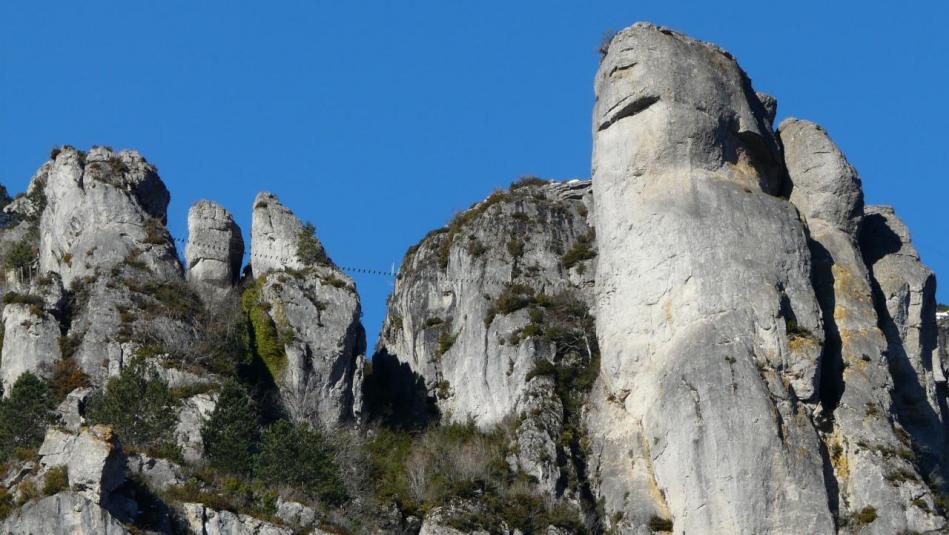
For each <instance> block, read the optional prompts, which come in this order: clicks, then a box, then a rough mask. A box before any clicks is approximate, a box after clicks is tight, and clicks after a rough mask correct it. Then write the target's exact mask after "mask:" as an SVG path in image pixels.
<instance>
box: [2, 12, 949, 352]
mask: <svg viewBox="0 0 949 535" xmlns="http://www.w3.org/2000/svg"><path fill="white" fill-rule="evenodd" d="M772 4H780V5H772ZM880 4H881V5H880V7H874V5H873V3H867V2H853V3H850V4H849V5H846V3H844V2H828V1H826V0H824V1H821V2H807V1H795V2H779V3H770V2H761V1H760V0H758V1H755V2H747V3H737V2H736V3H732V2H729V3H727V4H726V3H724V2H701V3H700V2H695V3H690V2H656V1H650V2H639V1H625V2H618V1H599V2H595V3H594V2H576V1H566V0H563V1H558V0H544V1H531V2H513V1H511V0H508V1H494V0H482V1H479V2H462V1H444V0H442V1H435V0H433V1H428V2H413V1H402V2H381V1H380V2H338V1H335V2H329V1H315V0H314V1H274V2H240V1H230V2H223V1H202V2H192V1H188V2H184V1H167V0H166V1H162V2H146V1H127V2H117V1H116V2H96V1H93V2H41V1H36V2H3V4H2V6H0V182H2V183H3V184H5V185H6V186H7V187H8V189H9V190H10V191H11V192H16V191H21V190H22V189H24V188H25V186H26V183H27V181H28V180H29V177H30V175H31V174H32V173H33V171H34V170H35V169H36V168H37V167H38V166H39V165H40V164H41V163H42V162H43V161H44V160H45V159H46V157H47V154H48V152H49V148H50V147H51V146H53V145H57V144H65V143H68V144H72V145H76V146H78V147H82V148H87V147H88V146H89V145H92V144H103V145H112V146H115V147H116V148H126V147H128V148H137V149H139V150H140V151H141V152H142V153H143V154H144V155H145V156H146V157H147V158H148V159H149V160H150V161H152V162H153V163H155V164H156V165H157V166H158V167H159V170H160V173H161V176H162V178H163V179H164V180H165V182H166V183H167V185H168V187H169V189H170V190H171V192H172V202H171V206H170V207H169V226H170V228H171V230H172V232H173V233H174V234H175V235H176V236H181V237H186V230H187V225H186V217H187V210H188V208H189V206H190V205H191V203H193V202H194V201H196V200H198V199H202V198H208V199H212V200H215V201H217V202H220V203H221V204H223V205H224V206H226V207H227V208H229V209H230V210H231V211H232V212H234V214H235V216H236V218H237V219H238V222H239V223H240V224H241V226H242V227H243V229H244V232H245V234H247V233H248V232H249V230H250V229H249V227H250V210H251V203H252V201H253V197H254V195H255V193H256V192H258V191H261V190H269V191H272V192H274V193H276V194H277V195H279V196H280V197H281V199H282V200H283V201H284V202H285V204H287V205H289V206H290V207H291V208H292V209H294V210H295V211H296V212H297V213H298V214H299V215H300V216H301V217H302V218H303V219H306V220H310V221H312V222H313V223H314V224H315V225H316V226H317V231H318V234H319V237H320V239H321V240H322V241H323V242H324V244H325V245H326V246H327V248H328V250H329V252H330V254H331V256H332V257H333V258H334V259H335V260H336V261H337V262H338V263H339V264H342V265H351V266H361V267H369V268H376V269H387V268H389V267H390V266H391V265H393V264H395V265H398V263H399V261H400V259H401V258H402V255H403V253H404V251H405V249H406V248H407V247H408V246H409V245H411V244H413V243H415V242H416V241H417V240H418V239H419V238H420V237H421V236H422V235H424V234H425V233H426V232H427V231H428V230H430V229H432V228H434V227H437V226H440V225H442V224H444V223H445V222H446V221H447V220H448V219H449V218H450V217H451V215H452V214H453V213H454V212H456V211H458V210H460V209H463V208H465V207H467V206H468V205H470V204H471V203H472V202H474V201H477V200H479V199H481V198H483V197H484V196H486V195H487V194H488V193H490V191H491V190H492V189H494V188H496V187H500V186H504V185H507V184H508V183H510V182H511V181H512V180H514V179H516V178H517V177H518V176H520V175H524V174H535V175H539V176H543V177H547V178H574V177H587V176H589V167H590V151H591V132H590V122H591V119H590V117H591V115H590V114H591V108H592V103H593V89H592V87H593V85H592V81H593V74H594V72H595V70H596V66H597V54H596V52H595V51H596V48H597V45H598V43H599V40H600V37H601V35H602V34H603V32H604V31H606V30H608V29H620V28H623V27H625V26H627V25H629V24H632V23H633V22H635V21H637V20H649V21H652V22H656V23H658V24H663V25H667V26H671V27H673V28H676V29H679V30H681V31H684V32H686V33H688V34H690V35H692V36H694V37H697V38H701V39H705V40H710V41H714V42H717V43H718V44H720V45H722V46H723V47H725V48H726V49H728V50H729V51H731V52H732V53H733V54H735V56H736V57H737V58H738V59H739V61H740V62H741V64H742V66H743V67H744V68H745V70H746V71H747V72H748V73H749V74H750V76H751V77H752V80H753V83H754V85H755V88H756V89H758V90H760V91H765V92H767V93H771V94H773V95H775V96H776V97H777V98H778V100H779V110H778V111H779V120H780V118H781V117H785V116H789V115H792V116H796V117H800V118H806V119H811V120H814V121H816V122H818V123H820V124H822V125H823V126H824V127H825V128H827V130H828V131H829V132H830V134H831V135H832V136H833V138H834V139H835V140H836V141H837V143H838V144H839V145H840V146H841V147H842V148H843V150H844V151H845V153H846V154H847V156H848V158H849V159H850V161H851V163H853V164H854V165H855V166H856V167H857V169H858V170H859V171H860V174H861V176H862V178H863V181H864V188H865V191H866V197H867V201H868V202H870V203H885V204H891V205H893V206H895V207H896V209H897V213H898V214H899V215H900V216H901V217H902V218H903V219H904V220H905V221H907V223H908V224H909V226H910V228H911V230H912V232H913V238H914V240H915V242H916V244H917V247H918V248H919V250H920V252H921V254H922V256H923V260H924V261H925V262H926V263H927V264H928V265H929V266H930V267H931V268H933V269H934V270H935V271H936V272H937V274H947V276H949V241H947V240H946V238H945V234H944V233H945V231H946V229H947V219H949V218H947V210H946V208H945V207H946V203H947V199H949V185H947V178H949V176H947V172H946V169H947V168H949V165H947V164H949V157H947V150H946V142H947V136H946V134H945V125H946V124H947V123H949V111H947V107H946V104H945V101H946V95H947V93H946V84H947V82H949V69H947V67H949V59H947V58H949V40H947V39H946V38H945V27H944V26H945V24H944V23H945V21H946V20H947V15H949V7H946V4H945V3H942V2H935V1H933V2H912V3H910V2H906V3H903V4H900V5H898V6H897V5H893V4H889V3H886V5H885V6H884V5H882V4H884V3H880ZM910 7H912V9H909V8H910ZM356 282H357V285H358V288H359V290H360V294H361V295H362V299H363V307H364V311H365V316H364V321H365V324H366V328H367V330H368V332H369V335H370V344H373V343H374V341H375V336H376V333H377V331H378V328H379V326H380V324H381V321H382V317H383V314H384V302H385V298H386V296H387V295H388V293H389V290H390V282H389V281H388V280H386V279H384V278H380V277H375V276H371V275H357V276H356ZM939 297H940V301H942V302H949V283H947V284H945V285H943V287H941V288H940V290H939Z"/></svg>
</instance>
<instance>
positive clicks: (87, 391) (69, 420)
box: [56, 388, 93, 433]
mask: <svg viewBox="0 0 949 535" xmlns="http://www.w3.org/2000/svg"><path fill="white" fill-rule="evenodd" d="M92 393H93V389H91V388H77V389H75V390H73V391H72V392H70V393H69V394H67V395H66V399H64V400H63V401H62V403H60V404H59V406H58V407H56V416H57V418H58V420H59V425H60V426H62V428H63V429H65V430H66V431H69V432H71V433H79V431H80V430H81V429H82V426H83V425H84V424H85V423H86V419H85V418H84V416H83V415H84V413H85V405H86V401H87V400H88V399H89V397H90V396H91V395H92Z"/></svg>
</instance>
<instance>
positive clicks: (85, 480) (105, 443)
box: [39, 425, 125, 503]
mask: <svg viewBox="0 0 949 535" xmlns="http://www.w3.org/2000/svg"><path fill="white" fill-rule="evenodd" d="M39 455H40V464H41V465H42V466H43V467H44V468H46V469H48V468H52V467H56V466H65V467H66V469H67V471H68V474H69V487H70V488H71V489H73V490H75V491H77V492H79V493H80V494H82V495H83V496H84V497H86V498H87V499H89V500H92V501H94V502H96V503H104V502H106V501H108V497H109V493H110V492H112V491H113V490H115V489H116V488H118V487H119V485H121V484H122V483H123V482H124V481H125V454H124V453H122V448H121V447H120V446H119V444H118V442H117V441H116V439H115V436H114V435H113V434H112V429H111V428H110V427H108V426H104V425H95V426H92V427H89V428H85V429H83V430H82V431H81V432H80V433H79V434H78V435H74V434H72V433H67V432H64V431H61V430H59V429H56V428H51V429H48V430H47V431H46V438H45V439H44V440H43V445H42V446H40V449H39Z"/></svg>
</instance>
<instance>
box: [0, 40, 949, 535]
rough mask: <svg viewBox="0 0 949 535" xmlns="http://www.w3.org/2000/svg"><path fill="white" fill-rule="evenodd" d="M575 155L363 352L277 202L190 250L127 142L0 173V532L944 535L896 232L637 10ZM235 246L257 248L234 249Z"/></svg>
mask: <svg viewBox="0 0 949 535" xmlns="http://www.w3.org/2000/svg"><path fill="white" fill-rule="evenodd" d="M595 93H596V102H595V106H594V121H593V140H594V153H593V161H592V180H590V181H588V180H570V181H566V182H556V181H549V180H542V179H539V178H536V177H524V178H522V179H520V180H518V181H516V182H515V183H513V184H512V185H511V187H510V188H509V189H506V190H498V191H496V192H494V193H492V194H491V195H490V196H488V197H487V198H485V199H484V200H482V201H480V202H478V203H475V204H474V205H472V206H471V207H470V208H469V209H468V210H465V211H463V212H461V213H459V214H458V215H457V216H455V217H454V218H453V219H452V220H451V221H450V222H449V223H448V224H447V225H445V226H444V227H441V228H438V229H435V230H433V231H432V232H430V233H429V234H428V235H426V236H425V237H424V238H423V239H422V240H421V241H420V242H419V243H418V244H416V245H414V246H412V247H411V248H410V249H409V250H408V252H407V253H406V256H405V258H404V260H403V263H402V266H401V268H400V270H399V273H398V276H397V278H396V281H395V287H394V289H393V291H392V294H391V295H390V297H389V300H388V302H387V313H386V318H385V321H384V324H383V326H382V332H381V335H380V338H379V342H378V345H377V347H376V348H375V350H374V354H373V357H372V359H371V360H367V359H366V358H365V351H366V347H365V333H364V329H363V326H362V324H361V321H360V317H361V303H360V300H359V295H358V293H357V291H356V286H355V284H354V282H353V280H352V279H351V278H350V277H349V276H348V275H347V274H346V273H345V272H344V271H343V270H342V269H341V268H340V267H339V266H337V265H336V264H335V263H334V262H333V260H332V259H331V258H330V256H329V254H328V252H327V250H326V248H325V247H324V246H323V244H322V243H321V242H320V240H319V239H318V237H317V235H316V230H315V228H314V227H313V226H312V225H310V224H307V223H305V222H303V221H301V220H300V219H299V218H298V217H297V216H296V215H295V214H294V213H293V212H292V211H291V210H290V209H289V208H288V207H287V206H285V205H284V204H283V203H281V202H280V200H279V198H278V197H277V196H276V195H274V194H271V193H266V192H265V193H260V194H258V195H257V197H256V198H255V199H254V202H253V205H252V207H251V209H252V227H251V229H250V256H249V263H248V265H247V266H244V265H243V262H244V241H243V237H242V236H241V229H240V228H239V227H238V226H237V224H236V223H235V222H234V218H233V216H232V215H231V213H230V212H229V211H228V210H227V209H225V208H224V207H222V206H220V205H217V204H215V203H213V202H211V201H199V202H197V203H195V205H194V206H193V207H192V208H191V210H190V212H189V215H188V229H189V237H188V238H189V239H188V244H187V247H186V249H185V251H184V262H182V261H181V260H179V257H178V251H177V250H176V248H175V245H174V241H173V240H172V239H171V236H170V234H169V233H168V231H167V229H166V227H165V224H166V222H167V214H166V209H167V205H168V202H169V199H170V194H169V192H168V189H167V188H166V187H165V185H164V183H163V182H162V180H161V178H160V177H159V175H158V171H157V169H156V168H155V167H154V166H153V165H152V164H150V163H148V162H147V161H146V160H145V158H144V157H143V156H141V155H140V154H139V153H138V152H136V151H114V150H113V149H111V148H108V147H93V148H92V149H91V150H90V151H89V152H83V151H80V150H78V149H75V148H72V147H62V148H57V149H54V151H53V152H52V153H51V157H50V159H49V161H47V162H45V163H44V164H43V165H42V166H40V168H39V169H38V170H37V172H36V173H35V174H34V176H33V178H32V180H31V182H30V185H29V188H28V189H27V191H26V192H25V193H24V194H21V195H19V196H17V197H16V198H15V199H10V198H9V197H8V196H7V195H6V194H5V192H3V193H4V194H3V195H0V200H2V204H3V206H2V209H3V215H2V217H0V255H2V258H3V260H4V270H5V276H4V277H3V278H2V281H0V285H2V290H3V292H4V308H3V311H2V322H3V330H2V333H3V339H2V343H0V347H2V352H0V382H2V386H3V393H4V397H3V398H2V399H0V455H2V456H3V460H4V461H5V463H6V464H4V466H3V470H2V471H0V483H2V485H0V516H2V517H3V520H2V523H0V532H3V533H8V532H9V533H20V532H29V533H122V534H124V533H132V532H136V533H137V532H142V531H144V532H148V533H178V532H193V533H207V534H212V533H222V534H224V533H228V534H243V533H247V534H273V535H282V534H290V533H316V534H321V533H405V534H411V535H419V534H433V535H434V534H451V535H456V534H488V533H491V534H496V533H499V534H506V535H517V534H520V535H527V534H530V533H544V534H546V535H567V534H570V533H577V534H579V533H596V534H606V533H613V534H636V535H645V534H649V533H664V532H668V533H722V534H724V533H728V534H732V533H743V534H744V533H748V534H751V533H762V534H763V533H768V534H782V533H788V534H791V533H795V534H796V533H837V534H857V533H873V534H892V533H902V534H908V533H940V532H944V531H945V530H946V529H947V528H949V526H947V522H946V512H947V506H949V500H947V499H946V494H945V493H946V491H947V490H949V489H947V485H949V480H947V470H949V467H947V462H946V461H947V460H946V444H947V442H946V439H947V437H946V431H945V425H946V419H945V418H946V416H945V410H946V369H945V366H946V363H947V358H949V354H947V350H946V347H947V339H949V313H947V312H946V311H945V308H944V307H941V308H938V307H937V304H936V301H935V284H936V282H935V276H934V274H933V273H932V272H931V271H930V270H929V269H928V268H927V267H926V266H925V265H924V264H923V263H922V259H921V258H920V255H919V252H918V251H917V250H916V249H915V247H914V245H913V243H912V240H911V237H910V233H909V230H908V229H907V227H906V226H905V225H904V224H903V223H902V222H901V221H900V220H899V218H898V217H897V216H896V213H895V211H894V210H893V209H892V208H890V207H885V206H866V205H865V204H864V199H863V190H862V184H861V180H860V177H859V174H858V172H857V171H856V169H854V167H853V166H852V165H851V164H850V163H849V162H848V161H847V159H846V157H845V156H844V154H843V153H842V151H841V150H840V149H839V147H837V145H836V144H835V143H834V142H833V140H832V138H831V137H830V135H829V134H828V133H827V132H826V131H825V130H824V129H823V128H821V127H820V126H819V125H816V124H814V123H811V122H809V121H806V120H799V119H794V118H790V119H785V120H784V121H782V122H781V124H780V125H779V126H778V127H777V128H776V127H775V126H774V120H775V117H776V112H777V104H778V103H777V99H775V98H774V97H771V96H769V95H765V94H763V93H760V92H756V91H755V90H754V89H753V87H752V84H751V80H750V78H749V77H748V76H747V74H746V73H745V72H744V71H743V70H742V69H741V67H740V66H739V65H738V63H737V61H736V60H735V58H734V57H732V56H731V55H730V54H729V53H728V52H726V51H724V50H722V49H721V48H719V47H717V46H715V45H712V44H709V43H704V42H701V41H697V40H694V39H692V38H689V37H687V36H685V35H682V34H680V33H677V32H674V31H672V30H669V29H666V28H662V27H658V26H654V25H650V24H643V23H640V24H636V25H634V26H632V27H630V28H627V29H625V30H623V31H622V32H619V33H618V34H617V35H616V36H614V37H613V38H612V40H611V41H610V43H609V46H608V47H606V48H605V49H604V57H603V58H602V61H601V64H600V66H599V70H598V72H597V74H596V78H595ZM242 269H243V271H242Z"/></svg>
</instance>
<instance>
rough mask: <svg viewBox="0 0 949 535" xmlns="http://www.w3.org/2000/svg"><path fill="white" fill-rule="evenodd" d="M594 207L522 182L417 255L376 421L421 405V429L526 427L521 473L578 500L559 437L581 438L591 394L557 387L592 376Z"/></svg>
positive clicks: (388, 346)
mask: <svg viewBox="0 0 949 535" xmlns="http://www.w3.org/2000/svg"><path fill="white" fill-rule="evenodd" d="M591 209H592V199H591V193H590V183H589V182H588V181H577V180H574V181H570V182H565V183H557V182H547V181H543V180H539V179H526V180H522V181H521V182H518V183H515V185H514V186H513V187H512V188H511V189H510V190H509V191H497V192H495V193H493V194H492V195H491V196H490V197H488V198H487V199H485V200H484V201H482V202H480V203H477V204H475V205H474V206H472V207H471V208H470V209H469V210H467V211H465V212H462V213H461V214H459V215H458V216H456V217H455V219H454V220H453V221H452V222H451V223H449V225H448V226H447V227H445V228H443V229H439V230H437V231H434V232H431V233H429V235H428V236H426V237H425V238H424V239H423V240H422V241H421V242H420V243H419V244H418V245H416V246H414V247H412V248H411V249H410V250H409V252H408V253H407V254H406V257H405V260H404V261H403V264H402V268H401V269H400V272H399V276H398V279H397V281H396V286H395V290H394V291H393V292H392V295H391V296H390V297H389V302H388V310H387V314H386V320H385V323H384V325H383V329H382V333H381V337H380V341H379V345H378V347H377V350H376V354H375V356H374V357H373V377H370V378H369V383H368V385H367V395H371V396H377V397H380V398H385V397H386V396H389V398H388V399H386V400H385V401H384V402H383V400H380V399H376V400H374V401H373V402H370V403H369V404H370V405H375V407H374V408H373V411H374V412H375V413H376V415H377V416H380V417H384V418H392V417H396V418H398V417H401V418H406V417H407V416H408V415H409V414H408V413H409V410H410V409H409V408H410V407H411V408H412V413H413V414H414V417H415V418H416V419H418V420H424V419H425V418H426V416H427V414H426V411H427V410H428V409H429V407H428V405H429V404H433V405H434V407H433V408H434V410H435V411H437V412H439V413H440V414H441V416H442V418H443V419H445V420H447V421H455V422H465V421H467V420H469V419H471V420H473V421H474V422H475V423H476V424H477V425H478V426H480V427H482V428H488V427H490V426H493V425H496V424H499V423H501V422H502V421H504V420H505V419H512V420H517V422H518V424H517V426H516V427H517V430H516V439H515V441H516V446H514V448H513V449H514V451H516V452H517V453H516V454H514V455H513V456H512V457H511V459H509V461H510V462H511V463H512V465H513V466H515V467H516V468H518V469H520V470H522V471H523V472H525V473H527V474H529V475H531V476H533V477H535V478H536V479H537V481H538V482H539V484H540V486H541V488H543V489H544V490H545V491H546V492H548V493H549V494H551V495H557V494H558V493H560V492H575V491H576V481H577V478H576V474H575V468H574V467H573V463H572V461H571V460H570V459H572V458H573V455H574V451H572V450H573V449H574V448H573V446H571V444H570V443H571V441H570V440H562V439H561V437H562V436H571V437H572V436H573V433H575V432H576V429H575V426H576V420H577V419H578V417H579V414H576V413H577V412H578V405H577V404H576V403H575V402H576V401H577V400H576V399H573V398H574V396H582V395H583V393H582V392H580V391H579V390H581V389H573V388H570V387H569V386H568V385H562V386H563V388H558V385H557V384H556V377H557V370H558V368H569V369H575V370H577V373H578V375H584V374H589V375H590V376H591V377H592V376H593V375H595V373H596V372H595V370H592V371H591V369H592V368H594V367H595V365H596V364H595V357H596V347H595V346H596V343H595V340H594V335H593V332H592V320H591V319H590V318H589V314H588V311H589V307H590V306H591V302H592V274H593V266H594V265H595V263H596V261H595V254H596V253H595V251H596V249H595V247H596V246H595V241H594V236H593V231H592V227H591V226H590V224H589V223H588V219H587V218H588V215H589V212H590V211H591ZM387 389H388V390H387ZM558 392H560V393H564V394H566V395H568V396H570V397H571V399H569V400H565V399H561V396H560V395H559V394H558ZM379 405H385V406H379ZM567 405H569V408H570V409H571V410H572V411H573V414H567V412H566V409H567V407H566V406H567ZM380 413H383V414H380ZM567 427H570V428H571V429H572V432H571V433H567V434H565V431H567ZM577 438H579V437H577ZM574 446H575V445H574ZM568 481H573V482H574V484H573V485H569V484H568V483H567V482H568ZM568 487H572V489H569V488H568ZM565 488H568V490H566V491H565Z"/></svg>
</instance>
